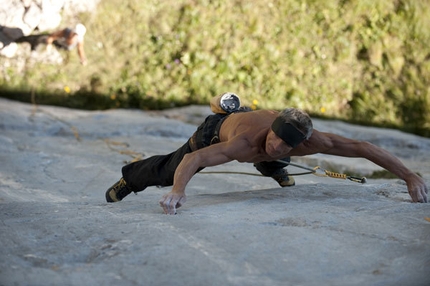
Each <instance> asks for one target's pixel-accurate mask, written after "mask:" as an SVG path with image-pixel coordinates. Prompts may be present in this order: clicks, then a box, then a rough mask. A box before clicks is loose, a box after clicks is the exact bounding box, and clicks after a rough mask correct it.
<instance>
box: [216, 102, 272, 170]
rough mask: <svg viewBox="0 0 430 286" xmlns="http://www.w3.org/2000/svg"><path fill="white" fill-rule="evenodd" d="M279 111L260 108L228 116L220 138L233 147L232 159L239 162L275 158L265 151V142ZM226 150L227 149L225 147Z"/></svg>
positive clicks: (230, 147)
mask: <svg viewBox="0 0 430 286" xmlns="http://www.w3.org/2000/svg"><path fill="white" fill-rule="evenodd" d="M277 116H278V112H276V111H270V110H258V111H253V112H243V113H234V114H231V115H229V116H228V118H227V119H226V120H225V121H224V123H223V124H222V126H221V130H220V140H221V144H222V143H227V144H222V145H226V148H227V149H231V151H230V152H228V153H230V156H231V159H232V160H237V161H239V162H253V163H255V162H260V161H266V160H273V158H271V157H270V156H268V155H267V154H266V152H265V143H266V137H267V134H268V132H269V131H270V126H271V124H272V123H273V121H274V120H275V118H276V117H277ZM224 151H225V149H224Z"/></svg>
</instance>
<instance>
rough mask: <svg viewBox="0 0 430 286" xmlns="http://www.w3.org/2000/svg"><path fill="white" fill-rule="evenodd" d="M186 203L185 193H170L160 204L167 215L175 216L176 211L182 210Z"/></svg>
mask: <svg viewBox="0 0 430 286" xmlns="http://www.w3.org/2000/svg"><path fill="white" fill-rule="evenodd" d="M186 201H187V198H186V196H185V193H176V192H169V193H167V194H165V195H164V196H163V197H162V198H161V200H160V201H159V203H160V206H161V207H162V208H163V210H164V213H165V214H170V215H174V214H176V209H177V208H180V207H181V206H182V205H183V204H185V202H186Z"/></svg>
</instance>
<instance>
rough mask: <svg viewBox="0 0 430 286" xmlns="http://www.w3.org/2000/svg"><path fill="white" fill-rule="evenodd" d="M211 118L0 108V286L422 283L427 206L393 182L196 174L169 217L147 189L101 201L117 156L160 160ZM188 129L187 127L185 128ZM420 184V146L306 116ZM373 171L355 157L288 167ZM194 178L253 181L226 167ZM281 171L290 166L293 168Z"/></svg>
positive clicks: (156, 192)
mask: <svg viewBox="0 0 430 286" xmlns="http://www.w3.org/2000/svg"><path fill="white" fill-rule="evenodd" d="M209 112H210V111H209V109H208V108H205V107H196V106H192V107H187V108H183V109H176V110H169V111H165V112H141V111H130V110H110V111H103V112H100V111H94V112H90V111H79V110H70V109H63V108H57V107H48V106H32V105H28V104H22V103H17V102H12V101H7V100H3V99H0V162H1V164H0V218H1V223H0V285H173V284H175V285H259V286H260V285H342V286H344V285H423V286H424V285H429V282H430V276H429V271H428V269H429V266H430V244H429V241H430V221H427V220H426V218H427V217H430V204H412V203H410V198H409V196H408V194H407V191H406V186H405V185H404V184H403V183H402V182H401V181H399V180H397V179H393V180H374V179H369V182H368V183H367V184H364V185H361V184H357V183H353V182H349V181H342V180H336V179H330V178H320V177H317V176H313V175H306V176H297V177H296V182H297V185H296V186H295V187H292V188H287V189H282V188H279V187H278V186H277V184H276V183H275V182H274V181H273V180H271V179H268V178H263V177H257V176H243V175H234V174H217V175H215V174H198V175H196V176H195V177H194V178H193V180H192V181H191V182H190V184H189V186H188V188H187V198H188V201H187V203H186V204H185V205H184V206H183V207H182V208H181V209H179V213H178V215H176V216H166V215H164V214H162V209H161V208H160V207H159V205H158V200H159V199H160V197H161V196H162V194H164V193H166V192H168V191H169V188H163V189H159V188H156V187H151V188H148V189H147V190H145V191H144V192H141V193H139V194H138V195H137V196H135V195H130V196H128V197H126V198H125V199H124V200H123V201H122V202H120V203H115V204H107V203H106V202H105V199H104V193H105V190H106V189H107V188H108V187H109V186H110V185H111V184H113V183H114V182H115V181H116V180H118V179H119V177H120V169H121V167H122V165H123V164H124V161H129V160H131V159H133V158H136V157H139V156H141V157H147V156H151V155H153V154H160V153H167V152H170V151H172V150H174V149H175V148H177V147H178V146H180V145H182V144H183V142H185V140H186V139H187V138H188V136H190V135H191V134H192V133H193V131H194V130H195V127H196V124H197V123H196V122H200V120H201V118H202V117H204V116H205V115H206V114H208V113H209ZM184 122H188V123H184ZM315 125H316V127H317V129H319V130H326V131H332V132H336V133H339V134H342V135H345V136H349V137H354V138H361V139H365V140H369V141H372V142H374V143H375V144H378V145H381V146H383V147H385V148H387V149H388V150H390V151H391V152H393V153H395V154H397V155H398V156H399V157H400V158H401V159H402V160H403V161H404V162H405V164H406V165H408V166H409V167H410V168H412V169H413V170H414V171H419V172H420V173H421V174H422V175H423V177H424V178H425V180H426V182H427V183H429V182H430V171H429V170H430V168H429V167H430V163H429V158H430V140H429V139H425V138H420V137H417V136H413V135H409V134H404V133H402V132H398V131H394V130H388V129H376V128H364V127H360V126H353V125H350V124H345V123H341V122H333V121H320V120H315ZM293 161H294V162H300V163H302V164H305V165H308V166H314V164H316V163H318V164H321V165H322V166H323V167H325V166H340V167H342V166H343V168H345V169H348V170H364V171H369V170H374V169H378V168H377V167H376V166H374V165H372V164H370V163H367V162H366V161H363V160H359V159H356V160H350V159H345V158H337V157H330V156H321V155H318V156H311V157H307V158H302V159H300V160H299V158H293ZM206 170H207V171H210V170H217V171H245V172H255V170H254V169H253V167H252V166H251V165H250V164H240V163H237V162H232V163H229V164H226V165H223V166H218V167H214V168H208V169H206ZM289 170H290V172H296V171H300V170H297V169H294V168H291V169H289Z"/></svg>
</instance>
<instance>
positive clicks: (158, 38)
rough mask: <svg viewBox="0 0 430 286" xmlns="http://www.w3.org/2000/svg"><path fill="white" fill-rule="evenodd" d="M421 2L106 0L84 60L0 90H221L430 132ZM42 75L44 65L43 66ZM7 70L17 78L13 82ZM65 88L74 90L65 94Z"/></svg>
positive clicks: (140, 101)
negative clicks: (83, 63) (66, 91)
mask: <svg viewBox="0 0 430 286" xmlns="http://www.w3.org/2000/svg"><path fill="white" fill-rule="evenodd" d="M428 4H430V3H429V1H428V0H427V1H420V0H388V1H373V0H361V1H358V0H337V1H335V0H328V1H312V0H310V1H298V0H297V1H295V0H289V1H280V0H278V1H276V0H275V1H263V0H256V1H239V0H236V1H227V0H220V1H209V0H207V1H204V0H201V1H192V0H178V1H138V0H110V1H102V2H101V3H100V6H99V8H98V11H97V13H96V14H94V15H92V14H85V15H80V17H81V20H82V21H83V22H84V23H85V24H86V26H87V28H88V33H87V36H86V52H87V54H88V58H89V65H88V66H86V67H84V68H83V67H81V66H80V65H79V61H78V60H77V59H76V58H75V59H74V58H73V57H76V55H72V54H71V55H70V57H71V59H70V60H69V62H68V63H67V64H66V65H65V66H61V67H58V66H48V65H46V64H45V65H44V66H43V67H41V66H40V65H38V64H33V65H28V66H26V69H25V71H26V72H25V73H26V74H25V76H24V77H23V76H22V75H20V74H18V73H15V74H14V71H13V70H10V71H9V74H13V76H12V77H11V76H9V80H5V78H3V81H2V82H1V84H2V88H3V89H18V90H29V89H30V88H32V89H33V90H36V91H39V92H40V93H42V92H48V93H51V94H56V95H57V96H59V97H61V96H64V97H65V102H68V101H69V99H70V98H72V95H73V94H82V93H85V94H87V96H91V95H90V94H95V97H96V98H102V97H104V100H101V102H102V104H100V106H97V104H96V105H94V106H93V107H92V108H106V106H107V104H106V102H110V104H108V106H109V107H110V108H113V107H134V108H136V107H137V108H141V109H164V108H170V107H174V106H180V105H187V104H208V102H209V100H210V98H211V97H213V96H215V95H217V94H219V93H222V92H224V91H233V92H236V93H237V94H239V96H240V97H241V99H242V101H243V102H244V103H245V104H247V105H251V104H253V103H256V102H258V107H259V108H272V109H281V108H283V107H286V106H294V107H298V108H302V109H304V110H306V111H308V112H309V113H310V114H311V115H313V116H319V117H326V118H337V119H343V120H346V121H352V122H357V123H361V124H370V125H381V126H390V127H397V128H402V129H404V130H407V131H409V132H414V133H417V134H421V135H425V136H430V115H429V114H430V113H429V111H430V99H429V98H430V95H429V94H430V89H429V86H430V84H429V81H430V54H429V52H428V47H429V44H430V30H429V29H428V27H430V20H429V18H428V15H429V12H430V8H429V7H430V5H428ZM40 71H43V72H40ZM11 78H13V79H11ZM65 87H68V88H69V89H70V91H69V93H67V94H65V92H64V90H65Z"/></svg>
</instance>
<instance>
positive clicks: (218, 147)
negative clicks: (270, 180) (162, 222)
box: [159, 140, 247, 214]
mask: <svg viewBox="0 0 430 286" xmlns="http://www.w3.org/2000/svg"><path fill="white" fill-rule="evenodd" d="M235 142H236V143H233V142H222V143H218V144H214V145H211V146H209V147H206V148H203V149H200V150H197V151H195V152H192V153H189V154H186V155H185V156H184V158H183V159H182V161H181V163H180V164H179V165H178V167H177V169H176V171H175V175H174V177H173V187H172V190H171V191H170V192H169V193H167V194H165V195H164V196H163V197H162V198H161V200H160V201H159V203H160V206H161V207H162V208H163V210H164V212H165V213H166V214H176V208H179V207H181V206H182V205H183V204H184V203H185V201H186V196H185V187H186V186H187V184H188V182H189V181H190V180H191V178H192V177H193V175H194V174H195V173H196V172H197V170H198V169H199V168H204V167H209V166H216V165H221V164H224V163H227V162H230V161H232V160H234V159H235V158H234V154H238V153H240V152H243V150H246V149H247V148H244V146H246V144H247V143H246V141H245V140H235Z"/></svg>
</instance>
